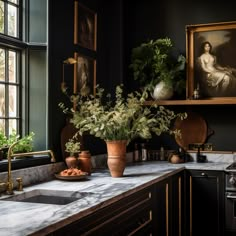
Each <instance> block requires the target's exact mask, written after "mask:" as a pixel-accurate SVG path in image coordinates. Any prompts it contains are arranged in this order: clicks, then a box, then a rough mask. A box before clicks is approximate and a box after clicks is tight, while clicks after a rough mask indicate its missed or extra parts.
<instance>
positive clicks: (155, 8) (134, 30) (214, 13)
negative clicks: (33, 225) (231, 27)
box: [124, 0, 236, 151]
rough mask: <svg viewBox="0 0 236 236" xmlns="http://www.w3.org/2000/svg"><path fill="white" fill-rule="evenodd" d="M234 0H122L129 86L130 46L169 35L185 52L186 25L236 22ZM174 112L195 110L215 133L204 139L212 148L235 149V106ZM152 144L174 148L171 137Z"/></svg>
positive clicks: (130, 83) (180, 109) (178, 47)
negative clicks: (132, 0)
mask: <svg viewBox="0 0 236 236" xmlns="http://www.w3.org/2000/svg"><path fill="white" fill-rule="evenodd" d="M235 8H236V2H231V1H229V0H226V1H214V2H212V1H211V0H198V1H184V0H180V1H175V0H160V1H155V0H148V1H146V0H137V1H135V3H131V2H130V1H126V2H125V6H124V13H125V14H124V15H125V17H124V18H125V33H124V41H125V63H126V65H125V80H126V81H128V82H127V84H128V86H129V87H130V88H132V87H133V86H134V81H133V79H132V74H131V72H130V70H129V69H128V65H129V63H130V55H131V50H132V48H133V47H136V46H138V45H139V44H140V43H142V42H144V41H146V40H149V39H155V38H159V37H161V38H162V37H166V36H167V37H170V38H171V39H172V40H173V42H174V44H175V47H176V49H177V52H179V53H181V54H183V55H186V35H185V26H186V25H192V24H205V23H215V22H227V21H236V15H235V14H234V11H233V10H232V9H235ZM171 109H173V110H176V111H181V112H182V111H196V112H198V113H200V114H201V115H202V116H203V117H204V118H205V119H206V121H207V123H208V126H209V128H210V129H212V130H213V131H214V134H213V135H212V136H210V137H209V139H208V140H207V141H208V142H210V143H213V147H214V150H225V151H231V150H235V149H236V141H234V140H235V137H236V106H235V105H207V106H205V105H202V106H179V107H178V108H176V107H175V106H173V107H171ZM152 143H154V144H155V145H157V146H159V145H160V143H161V144H162V145H163V144H164V145H166V147H167V148H172V147H174V148H175V147H176V143H175V141H173V139H172V138H168V137H166V136H161V137H160V138H157V139H156V140H154V141H153V142H152Z"/></svg>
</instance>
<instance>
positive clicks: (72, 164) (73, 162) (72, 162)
mask: <svg viewBox="0 0 236 236" xmlns="http://www.w3.org/2000/svg"><path fill="white" fill-rule="evenodd" d="M65 161H66V165H67V167H68V168H77V167H78V159H77V158H76V157H74V156H69V157H66V160H65Z"/></svg>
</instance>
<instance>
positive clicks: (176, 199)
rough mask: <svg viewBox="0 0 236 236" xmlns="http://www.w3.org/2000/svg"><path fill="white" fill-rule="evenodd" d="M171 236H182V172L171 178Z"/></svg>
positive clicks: (183, 196)
mask: <svg viewBox="0 0 236 236" xmlns="http://www.w3.org/2000/svg"><path fill="white" fill-rule="evenodd" d="M170 191H171V198H172V199H171V207H170V208H171V235H173V236H182V235H184V230H185V229H184V200H185V194H184V172H181V173H178V174H176V175H174V176H173V177H171V189H170Z"/></svg>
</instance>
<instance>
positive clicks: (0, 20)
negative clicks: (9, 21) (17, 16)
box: [0, 1, 4, 33]
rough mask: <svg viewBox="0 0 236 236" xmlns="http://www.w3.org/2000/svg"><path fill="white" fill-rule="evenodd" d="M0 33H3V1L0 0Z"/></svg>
mask: <svg viewBox="0 0 236 236" xmlns="http://www.w3.org/2000/svg"><path fill="white" fill-rule="evenodd" d="M0 33H4V3H3V1H0Z"/></svg>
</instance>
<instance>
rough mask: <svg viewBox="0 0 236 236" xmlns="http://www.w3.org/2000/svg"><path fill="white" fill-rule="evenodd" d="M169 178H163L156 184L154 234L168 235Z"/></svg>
mask: <svg viewBox="0 0 236 236" xmlns="http://www.w3.org/2000/svg"><path fill="white" fill-rule="evenodd" d="M169 189H170V178H167V179H164V180H162V181H161V182H158V183H157V184H156V191H155V198H154V206H153V211H154V212H153V214H154V217H153V225H154V227H155V229H154V230H155V234H154V235H161V236H169V235H170V232H169V230H170V228H171V227H170V199H171V198H170V190H169Z"/></svg>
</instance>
